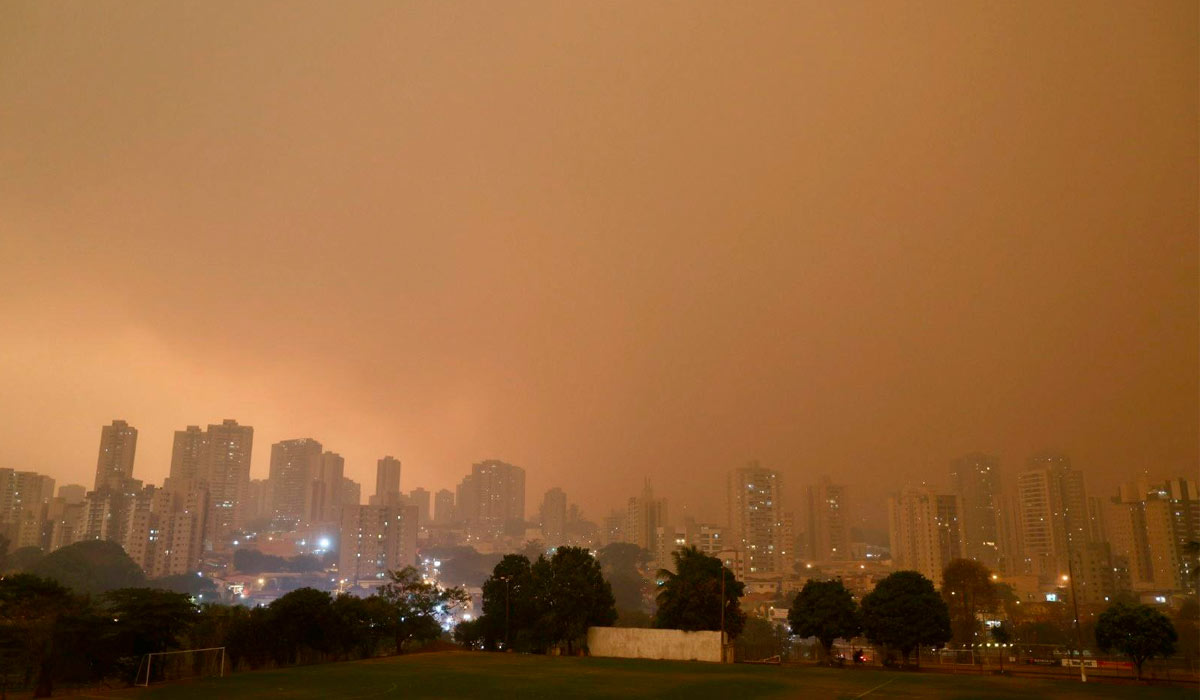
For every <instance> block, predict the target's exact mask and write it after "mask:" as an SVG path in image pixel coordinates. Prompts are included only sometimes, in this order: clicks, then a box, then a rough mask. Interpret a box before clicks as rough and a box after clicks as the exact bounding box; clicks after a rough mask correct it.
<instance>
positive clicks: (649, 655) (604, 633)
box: [587, 627, 721, 663]
mask: <svg viewBox="0 0 1200 700" xmlns="http://www.w3.org/2000/svg"><path fill="white" fill-rule="evenodd" d="M587 644H588V653H589V654H591V655H592V656H615V657H619V658H625V659H676V660H680V661H712V662H714V663H720V662H721V633H720V632H684V631H683V630H660V629H643V628H638V627H589V628H588V635H587Z"/></svg>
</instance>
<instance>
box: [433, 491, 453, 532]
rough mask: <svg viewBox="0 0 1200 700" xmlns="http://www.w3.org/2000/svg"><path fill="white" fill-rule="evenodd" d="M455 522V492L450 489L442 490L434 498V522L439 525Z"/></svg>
mask: <svg viewBox="0 0 1200 700" xmlns="http://www.w3.org/2000/svg"><path fill="white" fill-rule="evenodd" d="M454 521H455V515H454V492H453V491H451V490H450V489H441V490H439V491H438V492H437V493H436V494H434V496H433V522H434V523H436V524H438V525H449V524H451V523H453V522H454Z"/></svg>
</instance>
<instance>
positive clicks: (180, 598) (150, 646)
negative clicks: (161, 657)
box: [100, 588, 198, 676]
mask: <svg viewBox="0 0 1200 700" xmlns="http://www.w3.org/2000/svg"><path fill="white" fill-rule="evenodd" d="M100 600H101V605H102V607H103V610H104V612H106V613H108V615H107V616H106V617H111V618H112V620H113V623H114V624H113V626H112V633H111V634H110V635H108V637H107V639H106V640H105V641H106V643H107V645H108V648H109V652H110V653H111V654H113V655H114V656H115V657H117V658H119V659H121V660H122V661H123V666H125V667H126V668H124V670H127V671H129V672H130V674H131V676H132V674H134V673H136V672H137V664H138V663H139V662H140V661H141V658H142V656H144V655H145V654H150V653H153V652H159V651H168V650H171V649H178V648H179V647H180V643H179V642H180V639H181V637H182V636H183V634H184V633H185V632H186V631H187V630H188V629H189V628H190V627H191V626H192V624H193V623H195V622H196V620H197V619H198V617H197V614H196V613H197V610H196V606H195V605H192V602H191V601H190V600H188V597H187V595H186V594H183V593H174V592H171V591H163V590H155V589H152V588H120V589H117V590H115V591H109V592H108V593H105V594H104V595H103V596H101V599H100Z"/></svg>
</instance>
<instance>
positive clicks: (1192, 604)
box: [1175, 596, 1200, 659]
mask: <svg viewBox="0 0 1200 700" xmlns="http://www.w3.org/2000/svg"><path fill="white" fill-rule="evenodd" d="M1175 631H1176V632H1177V633H1178V634H1179V652H1180V653H1181V654H1183V655H1184V656H1186V657H1188V658H1189V659H1194V658H1196V656H1197V655H1198V654H1200V604H1197V601H1196V596H1191V597H1190V598H1186V599H1184V601H1183V605H1180V606H1179V611H1178V612H1177V613H1176V614H1175Z"/></svg>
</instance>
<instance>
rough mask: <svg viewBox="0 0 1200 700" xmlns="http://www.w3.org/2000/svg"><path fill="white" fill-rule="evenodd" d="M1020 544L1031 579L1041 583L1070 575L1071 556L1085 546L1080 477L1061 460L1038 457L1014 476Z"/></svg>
mask: <svg viewBox="0 0 1200 700" xmlns="http://www.w3.org/2000/svg"><path fill="white" fill-rule="evenodd" d="M1017 498H1018V504H1019V510H1020V526H1021V542H1022V547H1023V549H1024V556H1025V559H1026V560H1027V561H1028V563H1029V566H1030V569H1031V573H1034V574H1037V575H1038V576H1039V577H1040V578H1041V579H1042V580H1043V581H1051V580H1061V579H1062V577H1063V576H1065V575H1068V574H1069V572H1070V568H1071V567H1070V561H1069V555H1070V553H1071V551H1073V550H1076V549H1079V550H1082V547H1083V546H1084V545H1085V544H1086V543H1087V542H1088V541H1089V539H1088V533H1089V524H1088V507H1087V493H1086V490H1085V489H1084V484H1083V472H1081V471H1079V470H1078V469H1073V468H1072V467H1071V462H1070V460H1069V459H1068V458H1067V457H1066V456H1065V455H1062V454H1058V453H1054V452H1042V453H1039V454H1037V455H1034V456H1033V457H1032V458H1030V460H1029V469H1028V470H1026V471H1024V472H1022V473H1021V474H1019V475H1018V476H1017Z"/></svg>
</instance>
